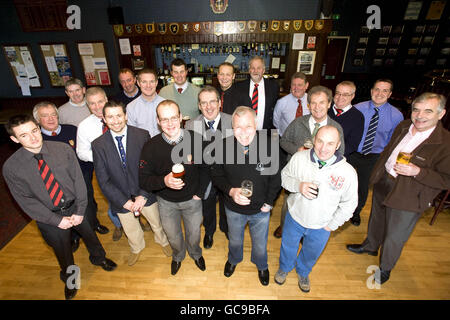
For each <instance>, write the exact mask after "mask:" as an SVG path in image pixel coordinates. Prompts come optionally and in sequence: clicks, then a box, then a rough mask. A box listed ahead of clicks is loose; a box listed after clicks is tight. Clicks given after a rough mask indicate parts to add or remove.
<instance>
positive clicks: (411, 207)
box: [370, 120, 450, 212]
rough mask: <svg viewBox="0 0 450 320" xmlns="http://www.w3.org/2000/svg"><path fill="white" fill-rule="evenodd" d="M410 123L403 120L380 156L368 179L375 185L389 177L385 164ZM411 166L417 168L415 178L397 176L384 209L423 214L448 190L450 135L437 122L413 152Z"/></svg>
mask: <svg viewBox="0 0 450 320" xmlns="http://www.w3.org/2000/svg"><path fill="white" fill-rule="evenodd" d="M411 124H412V122H411V120H405V121H402V122H401V123H400V124H399V125H398V126H397V128H396V129H395V131H394V133H393V134H392V138H391V140H390V141H389V143H388V145H387V146H386V148H385V149H384V151H383V152H382V153H381V155H380V158H379V159H378V161H377V163H376V164H375V167H374V169H373V171H372V175H371V177H370V183H371V184H375V183H377V182H378V181H380V179H381V178H382V176H383V174H388V173H387V172H386V169H385V167H384V165H385V164H386V161H387V160H388V158H389V157H390V155H391V153H392V151H393V150H394V149H395V147H396V146H397V145H398V144H399V143H400V141H401V140H402V139H403V137H405V135H406V134H407V133H408V130H409V127H410V126H411ZM412 154H413V156H412V158H411V160H410V161H411V163H413V164H415V165H417V166H418V167H420V173H419V174H418V175H417V176H415V177H408V176H402V175H398V176H397V178H396V179H395V184H394V187H393V188H392V190H391V192H390V193H389V194H388V195H387V196H386V198H385V199H384V201H383V204H384V205H385V206H387V207H390V208H393V209H398V210H406V211H412V212H423V211H424V210H426V209H427V208H429V207H430V206H431V202H432V201H433V199H434V198H435V197H436V196H437V195H438V194H439V192H441V191H442V190H445V189H449V188H450V132H449V131H447V130H446V129H445V128H444V127H443V126H442V124H441V122H438V124H437V126H436V129H435V130H434V131H433V132H432V133H431V135H430V136H429V137H428V139H426V140H425V141H423V142H422V143H421V144H420V145H419V146H418V147H417V148H416V149H414V150H413V152H412Z"/></svg>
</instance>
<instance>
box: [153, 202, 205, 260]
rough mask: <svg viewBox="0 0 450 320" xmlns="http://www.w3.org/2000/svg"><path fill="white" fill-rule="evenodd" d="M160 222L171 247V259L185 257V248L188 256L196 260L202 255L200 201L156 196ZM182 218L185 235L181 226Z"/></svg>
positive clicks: (182, 258)
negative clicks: (172, 199)
mask: <svg viewBox="0 0 450 320" xmlns="http://www.w3.org/2000/svg"><path fill="white" fill-rule="evenodd" d="M157 199H158V207H159V216H160V218H161V224H162V226H163V229H164V231H165V232H166V235H167V239H169V243H170V246H171V247H172V251H173V253H172V259H173V260H175V261H176V262H181V261H183V260H184V258H185V257H186V249H187V252H188V254H189V256H190V257H191V258H192V259H194V260H198V259H199V258H200V257H201V256H202V248H201V247H200V233H201V230H200V226H201V224H202V220H203V214H202V201H201V200H194V199H191V200H188V201H183V202H171V201H167V200H164V199H163V198H161V197H157ZM181 220H183V225H184V230H185V234H186V237H185V236H184V234H183V229H182V227H181Z"/></svg>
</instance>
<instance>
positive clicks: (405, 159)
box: [397, 151, 412, 164]
mask: <svg viewBox="0 0 450 320" xmlns="http://www.w3.org/2000/svg"><path fill="white" fill-rule="evenodd" d="M411 157H412V153H411V152H405V151H400V152H399V153H398V156H397V163H403V164H408V163H409V161H410V160H411Z"/></svg>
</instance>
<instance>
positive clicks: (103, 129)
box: [102, 119, 108, 134]
mask: <svg viewBox="0 0 450 320" xmlns="http://www.w3.org/2000/svg"><path fill="white" fill-rule="evenodd" d="M106 131H108V126H107V125H106V123H105V121H104V120H103V119H102V134H104V133H105V132H106Z"/></svg>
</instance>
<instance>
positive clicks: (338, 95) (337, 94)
mask: <svg viewBox="0 0 450 320" xmlns="http://www.w3.org/2000/svg"><path fill="white" fill-rule="evenodd" d="M354 94H355V93H354V92H353V93H340V92H337V91H336V93H335V94H334V96H335V97H340V96H342V97H344V98H348V97H351V96H352V95H354Z"/></svg>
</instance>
